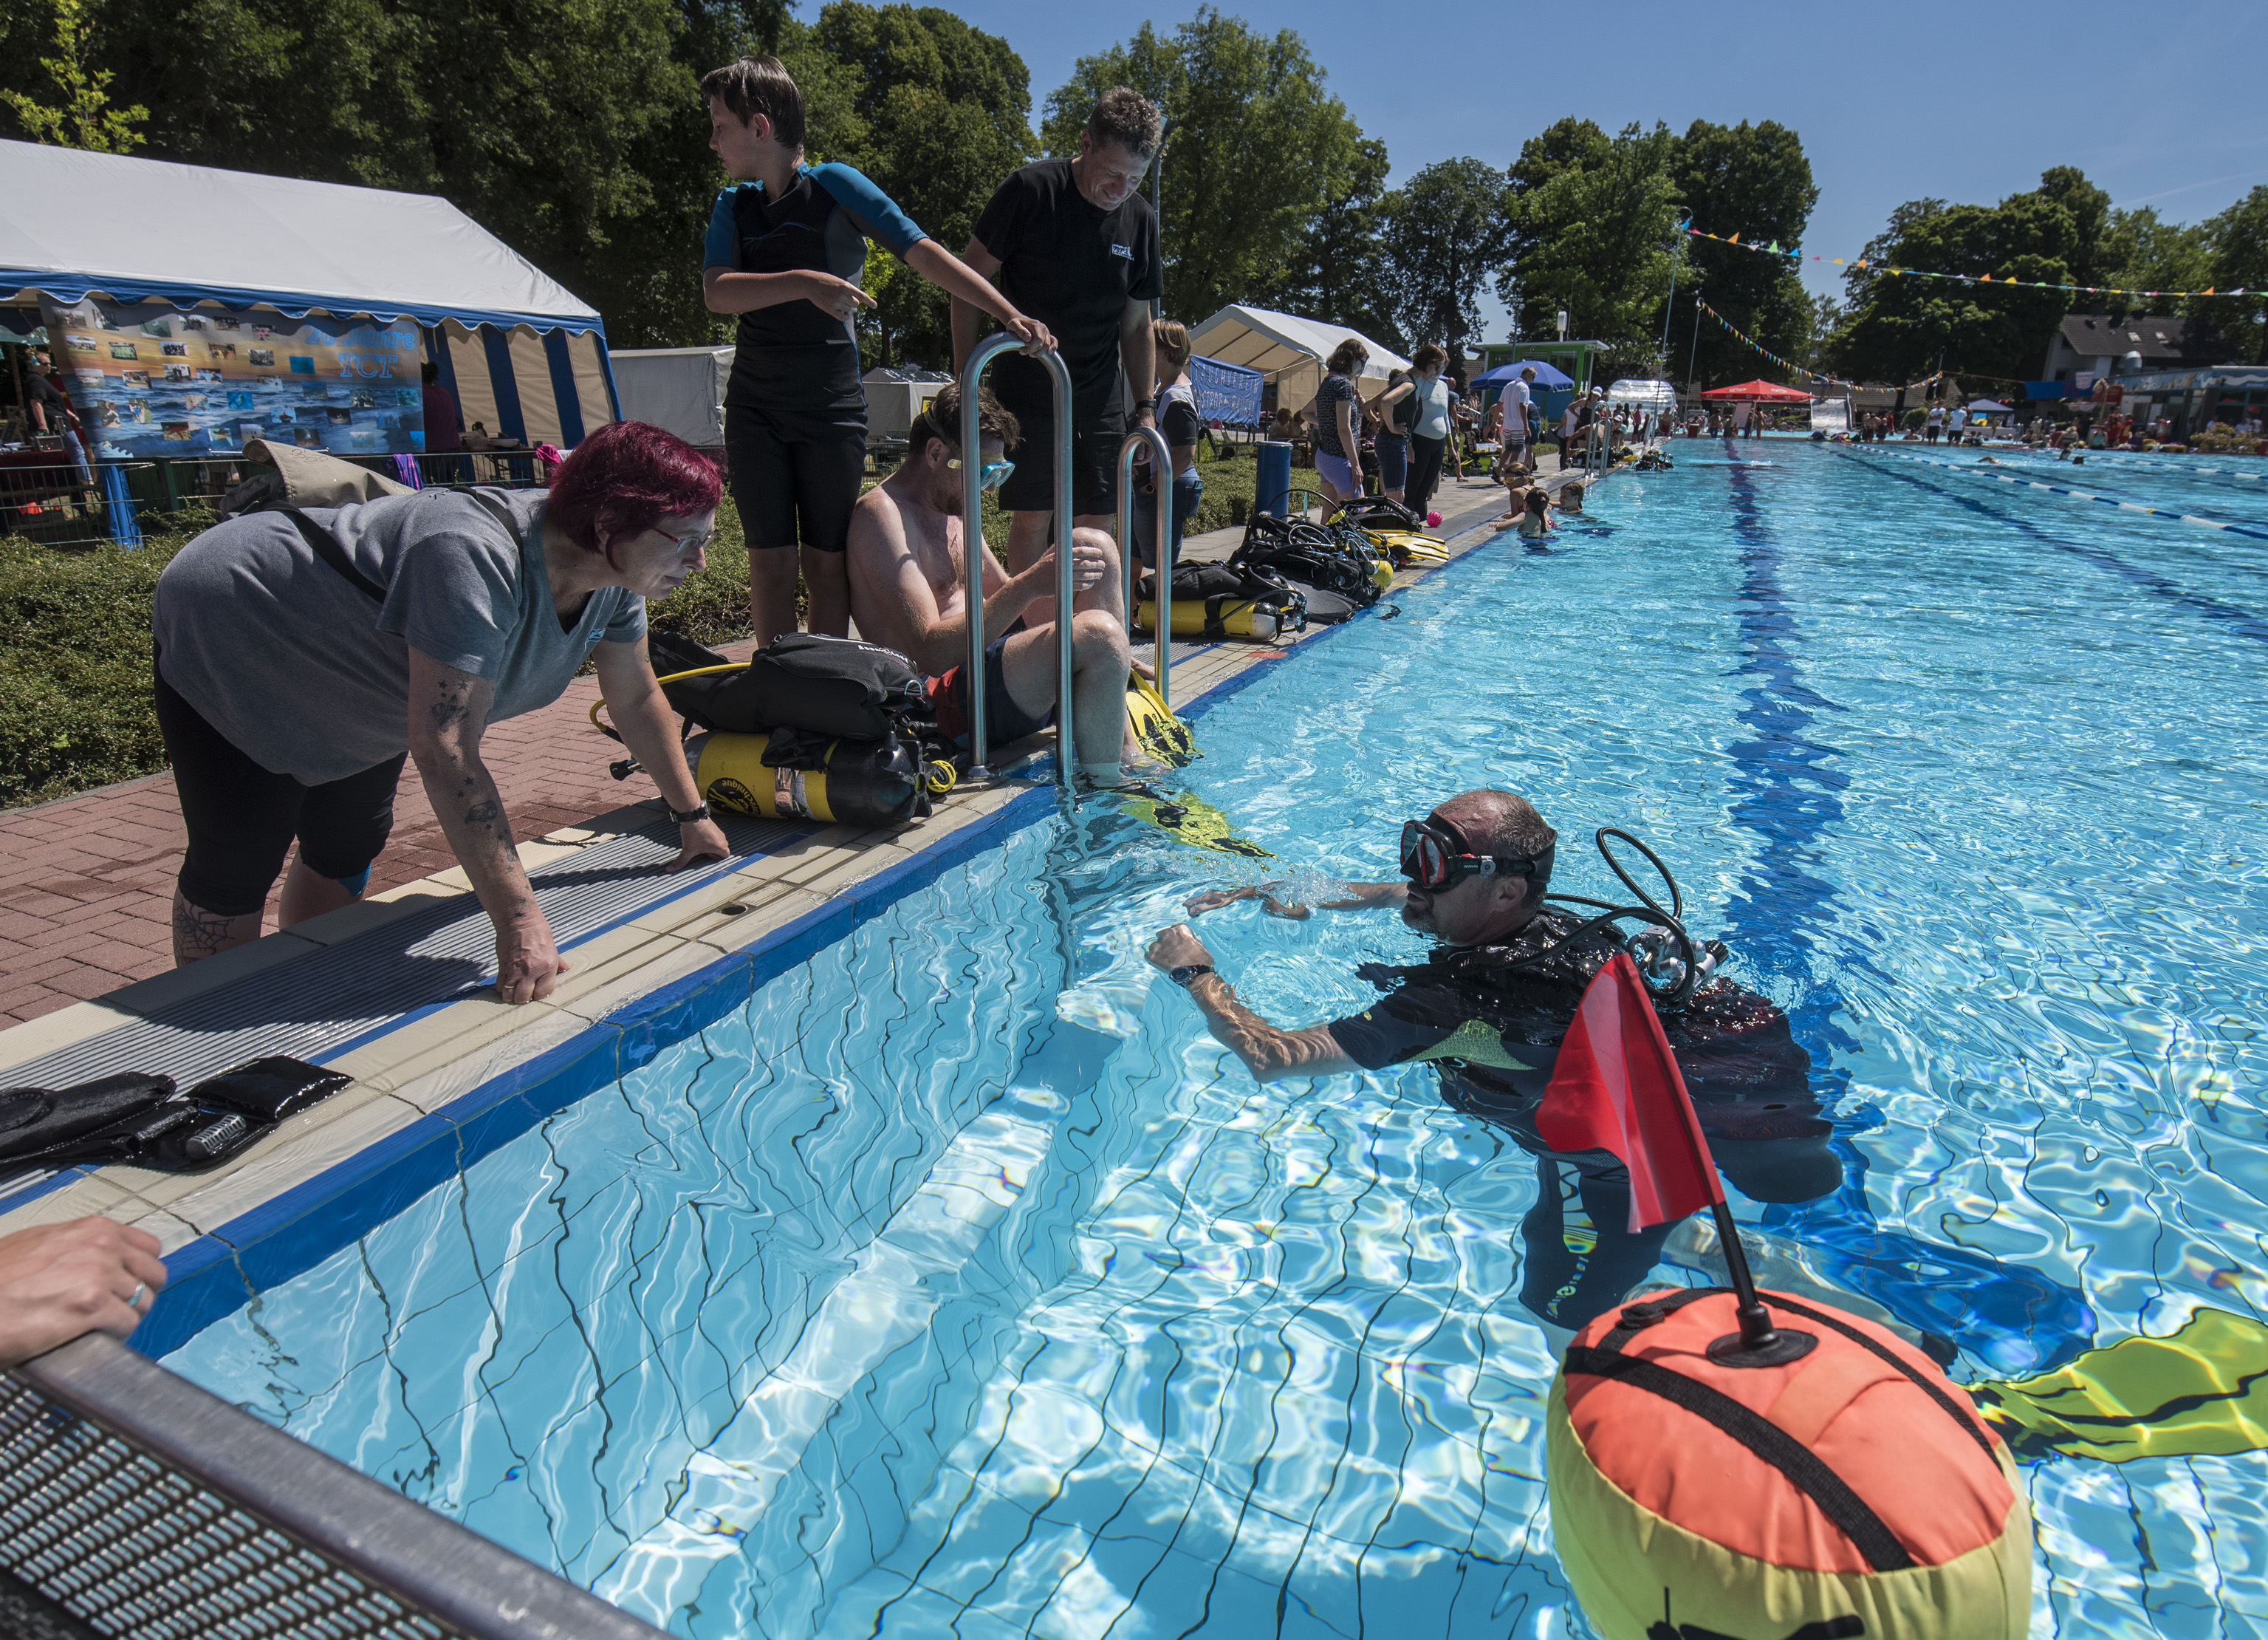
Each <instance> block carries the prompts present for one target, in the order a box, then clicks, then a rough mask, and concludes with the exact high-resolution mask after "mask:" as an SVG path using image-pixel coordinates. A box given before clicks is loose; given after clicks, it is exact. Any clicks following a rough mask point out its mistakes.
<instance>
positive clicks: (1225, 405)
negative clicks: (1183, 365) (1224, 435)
mask: <svg viewBox="0 0 2268 1640" xmlns="http://www.w3.org/2000/svg"><path fill="white" fill-rule="evenodd" d="M1263 380H1264V378H1263V377H1262V375H1261V373H1259V372H1258V371H1256V370H1248V369H1246V368H1245V367H1244V366H1242V365H1225V364H1223V363H1221V361H1220V360H1219V359H1217V358H1203V357H1199V358H1192V359H1191V360H1189V386H1190V387H1192V388H1196V389H1197V414H1198V415H1199V416H1201V417H1204V419H1205V420H1206V421H1208V422H1219V423H1220V424H1221V425H1224V426H1228V427H1257V426H1258V425H1260V388H1261V385H1262V382H1263Z"/></svg>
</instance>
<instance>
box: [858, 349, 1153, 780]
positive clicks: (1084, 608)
mask: <svg viewBox="0 0 2268 1640" xmlns="http://www.w3.org/2000/svg"><path fill="white" fill-rule="evenodd" d="M977 428H978V432H979V435H980V453H979V459H980V460H981V461H982V462H983V478H984V484H985V487H986V488H988V489H989V488H991V487H993V486H995V485H997V484H999V483H1000V482H1001V480H1002V479H1004V478H1005V477H1006V476H1008V469H1009V468H1010V467H1011V466H1012V463H1010V462H1006V461H1005V460H1003V459H1002V455H1001V452H1002V451H1003V450H1004V449H1005V447H1007V446H1009V445H1011V444H1013V443H1014V442H1015V440H1016V435H1017V432H1018V429H1017V425H1016V418H1015V417H1013V416H1012V415H1010V414H1009V413H1008V412H1007V411H1006V410H1004V409H1002V408H1001V406H1000V404H999V403H998V401H997V400H995V399H994V398H993V396H992V395H991V393H990V391H989V390H988V391H986V392H984V393H983V395H981V396H980V397H979V399H978V401H977ZM960 435H961V389H960V387H959V385H958V384H955V385H954V386H950V387H947V388H945V389H943V390H942V391H941V392H939V394H938V395H937V396H936V397H935V398H934V399H932V400H931V401H930V405H929V408H928V409H927V410H924V412H923V413H922V414H921V415H920V416H918V417H916V418H915V420H914V425H913V428H912V432H911V433H910V447H909V449H908V450H907V452H906V459H905V461H904V462H902V463H901V464H900V466H899V468H898V470H897V471H896V472H895V473H893V474H891V475H890V476H889V477H888V478H887V479H886V480H884V481H883V482H882V483H881V484H880V485H878V486H877V487H876V488H874V489H873V490H870V491H867V492H866V493H865V495H864V496H862V497H860V498H859V500H858V506H857V507H856V509H855V510H853V512H852V513H851V539H850V545H849V549H848V552H847V557H848V558H849V563H848V565H847V567H848V568H849V570H850V573H851V619H852V620H853V621H855V622H856V623H857V624H858V633H859V636H861V637H862V638H865V639H867V640H868V641H869V642H871V643H878V644H883V645H886V646H888V647H890V648H892V649H895V650H896V651H897V652H898V653H899V654H902V655H904V656H905V657H906V658H907V659H908V660H909V661H912V662H913V663H914V665H915V666H917V667H918V668H919V669H921V670H922V671H923V672H924V674H926V675H927V676H928V677H929V680H930V685H929V688H930V698H931V699H932V701H934V702H935V703H936V705H937V718H938V726H939V728H941V729H943V730H944V732H945V733H946V735H947V736H948V737H950V738H952V739H953V740H954V741H956V742H960V743H961V744H964V745H965V744H966V743H967V741H968V679H967V676H966V674H967V672H968V609H967V604H966V602H965V600H964V599H963V596H962V592H961V587H962V584H963V583H962V579H961V578H962V574H963V565H962V558H961V550H962V549H961V450H960V447H959V439H960ZM983 565H984V632H985V635H986V638H987V639H988V640H989V641H988V642H987V643H986V646H985V649H984V715H985V738H986V740H987V742H989V743H990V745H993V746H1005V745H1007V744H1009V743H1010V742H1013V741H1019V740H1021V739H1023V738H1024V737H1025V736H1027V735H1034V734H1037V733H1038V732H1039V731H1040V730H1041V729H1042V728H1045V727H1046V726H1047V725H1048V723H1049V721H1051V720H1052V719H1053V718H1054V715H1055V708H1056V705H1057V702H1056V676H1057V670H1056V628H1055V612H1056V553H1055V552H1054V550H1052V549H1051V550H1049V551H1048V552H1046V553H1045V554H1043V555H1042V557H1041V558H1040V559H1039V561H1038V562H1037V563H1035V564H1034V565H1032V566H1031V567H1030V568H1029V569H1027V570H1026V571H1024V572H1023V573H1021V574H1020V575H1013V576H1012V575H1010V574H1009V573H1008V572H1007V571H1006V570H1005V569H1003V568H1002V567H1001V566H1000V564H999V561H998V559H997V558H994V557H993V556H992V554H990V552H987V553H985V554H984V555H983ZM1071 576H1072V583H1071V584H1072V587H1073V589H1074V590H1075V591H1076V592H1077V593H1078V595H1079V597H1078V601H1077V602H1076V604H1075V606H1074V608H1075V609H1076V613H1075V614H1074V615H1073V617H1072V619H1071V669H1072V683H1073V687H1074V691H1075V693H1074V697H1073V698H1075V699H1076V700H1077V702H1078V711H1077V716H1076V717H1075V718H1074V720H1073V728H1074V729H1075V730H1076V739H1077V742H1078V747H1077V749H1078V753H1079V758H1080V763H1079V773H1080V774H1081V775H1082V776H1084V777H1085V778H1086V780H1087V781H1088V783H1089V784H1091V785H1093V786H1096V787H1116V786H1124V785H1127V784H1129V777H1128V775H1127V774H1126V773H1125V772H1123V768H1122V765H1123V764H1125V763H1127V762H1129V761H1131V760H1132V759H1133V758H1134V757H1135V756H1136V755H1137V754H1136V752H1135V750H1134V749H1133V748H1132V747H1131V746H1130V744H1129V742H1128V739H1127V734H1126V673H1127V668H1128V666H1129V664H1130V656H1129V653H1128V650H1127V645H1126V610H1125V594H1124V590H1123V586H1122V584H1121V583H1122V574H1121V572H1120V570H1119V567H1118V549H1117V547H1116V545H1115V544H1114V543H1112V541H1111V539H1110V537H1109V536H1107V535H1104V534H1103V533H1102V532H1101V530H1096V529H1079V530H1074V531H1072V532H1071ZM995 633H998V636H997V637H995V636H993V634H995ZM1098 753H1099V754H1101V759H1103V760H1098V758H1097V754H1098Z"/></svg>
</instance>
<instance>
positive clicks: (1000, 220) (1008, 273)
mask: <svg viewBox="0 0 2268 1640" xmlns="http://www.w3.org/2000/svg"><path fill="white" fill-rule="evenodd" d="M1161 129H1162V125H1161V122H1160V119H1159V115H1158V111H1157V109H1156V108H1155V107H1152V106H1151V104H1150V103H1148V102H1147V101H1145V100H1144V99H1143V98H1142V97H1141V96H1140V95H1139V94H1138V93H1137V92H1132V91H1130V90H1128V89H1127V88H1126V87H1125V86H1123V85H1122V86H1119V87H1117V88H1116V90H1112V91H1108V92H1104V93H1103V94H1102V96H1101V99H1100V100H1098V101H1097V102H1096V103H1095V105H1094V112H1093V113H1092V114H1090V115H1088V116H1087V121H1086V129H1085V130H1083V131H1081V132H1080V133H1079V157H1078V158H1077V159H1041V160H1035V162H1034V163H1032V164H1030V165H1027V166H1025V167H1024V168H1023V169H1022V170H1020V171H1019V172H1017V173H1016V174H1014V175H1013V176H1011V177H1010V178H1009V179H1008V180H1007V181H1005V182H1003V183H1001V184H1000V187H999V189H998V192H996V193H995V194H994V195H993V196H992V199H991V203H989V204H987V205H986V206H985V207H984V214H983V216H981V217H979V218H977V220H976V233H975V234H974V235H973V236H972V237H971V238H970V240H969V241H968V249H967V250H966V251H964V252H963V253H962V259H963V260H964V261H966V262H968V265H969V266H970V267H971V268H973V269H975V270H976V272H977V273H978V274H980V275H982V276H983V277H985V278H988V279H990V280H991V281H993V283H994V284H998V286H999V288H1000V291H1001V292H1002V293H1003V294H1004V295H1005V297H1006V298H1007V299H1008V300H1009V301H1011V302H1013V303H1014V304H1015V306H1016V307H1018V308H1019V309H1020V310H1021V311H1022V312H1024V313H1025V314H1029V315H1030V316H1031V317H1032V318H1033V319H1035V320H1037V321H1039V322H1040V323H1041V324H1043V325H1045V326H1046V327H1047V328H1048V329H1049V330H1051V331H1053V332H1054V333H1055V338H1056V346H1057V350H1058V351H1060V352H1061V354H1062V356H1063V361H1064V365H1065V366H1067V367H1068V368H1069V370H1070V372H1071V473H1072V480H1071V482H1072V491H1071V511H1072V513H1073V514H1074V522H1075V523H1076V524H1077V525H1078V526H1079V527H1080V528H1091V529H1108V528H1110V527H1111V524H1112V514H1113V512H1114V510H1115V508H1116V500H1117V496H1116V490H1117V477H1118V446H1119V441H1120V440H1122V439H1123V437H1124V436H1125V432H1126V423H1125V417H1124V416H1123V413H1122V412H1121V410H1120V408H1119V376H1120V373H1121V371H1122V370H1123V372H1124V374H1125V379H1126V380H1129V381H1131V382H1133V383H1134V384H1135V391H1136V393H1137V395H1138V400H1137V403H1136V404H1135V407H1134V410H1135V419H1136V421H1137V422H1138V424H1139V425H1142V426H1145V427H1146V426H1152V425H1155V422H1156V417H1155V414H1154V410H1155V405H1154V403H1153V402H1152V396H1151V395H1152V382H1153V381H1154V380H1155V379H1156V378H1155V362H1156V361H1155V358H1154V357H1153V355H1152V348H1151V339H1150V309H1149V304H1150V302H1151V300H1152V299H1154V298H1156V297H1157V296H1159V295H1160V294H1161V293H1162V292H1164V290H1165V265H1164V262H1162V260H1161V259H1160V254H1159V248H1158V218H1157V216H1156V214H1155V213H1154V212H1152V211H1151V209H1150V202H1149V201H1147V200H1146V199H1144V198H1143V197H1142V196H1141V194H1140V192H1139V189H1140V188H1141V183H1142V178H1143V176H1144V175H1145V174H1146V173H1147V172H1148V170H1149V168H1150V161H1151V159H1152V156H1154V155H1155V154H1156V152H1157V151H1158V141H1159V137H1160V131H1161ZM976 319H977V311H976V308H974V307H970V306H969V305H968V304H967V303H965V302H963V301H962V300H961V299H960V298H958V297H955V298H954V303H953V360H954V369H955V370H956V371H958V370H959V369H960V367H961V365H962V364H963V363H964V362H965V361H966V360H967V359H968V354H969V351H970V350H971V349H972V348H974V347H975V346H976V339H977V338H976ZM986 380H987V382H988V384H989V385H990V387H991V388H992V391H993V394H994V395H995V396H996V397H998V399H999V401H1000V403H1002V404H1003V405H1005V406H1006V408H1007V409H1008V410H1009V411H1010V412H1011V413H1013V415H1014V416H1015V417H1016V420H1017V422H1018V424H1019V425H1020V427H1021V429H1022V440H1021V442H1020V443H1019V444H1018V445H1017V446H1016V447H1014V448H1013V449H1012V450H1010V451H1009V452H1008V454H1009V457H1010V459H1012V460H1013V462H1015V463H1016V470H1015V471H1014V472H1013V473H1012V474H1011V475H1010V476H1009V477H1008V481H1007V482H1006V483H1005V484H1002V485H1001V487H1000V505H1001V506H1003V507H1005V509H1006V510H1007V511H1008V513H1010V514H1011V523H1010V530H1009V536H1008V570H1009V573H1011V574H1020V573H1023V572H1024V571H1025V570H1026V569H1028V568H1029V567H1030V566H1031V565H1034V564H1035V563H1037V562H1038V561H1039V557H1040V554H1041V553H1042V552H1043V551H1045V550H1047V546H1048V535H1049V529H1050V528H1051V525H1052V521H1053V508H1054V506H1055V452H1056V439H1057V432H1056V419H1055V388H1054V385H1053V380H1052V378H1051V377H1050V375H1049V371H1048V367H1047V366H1046V364H1045V363H1044V362H1043V361H1042V360H1040V359H1037V358H1024V357H1021V356H1019V355H1015V354H1009V355H1005V356H1003V357H1002V358H1000V359H999V361H998V363H996V364H995V365H993V366H992V368H991V371H990V374H989V375H988V376H987V377H986ZM1037 618H1042V617H1041V616H1038V615H1035V619H1037ZM1044 618H1048V619H1052V618H1053V617H1052V615H1046V616H1045V617H1044Z"/></svg>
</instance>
